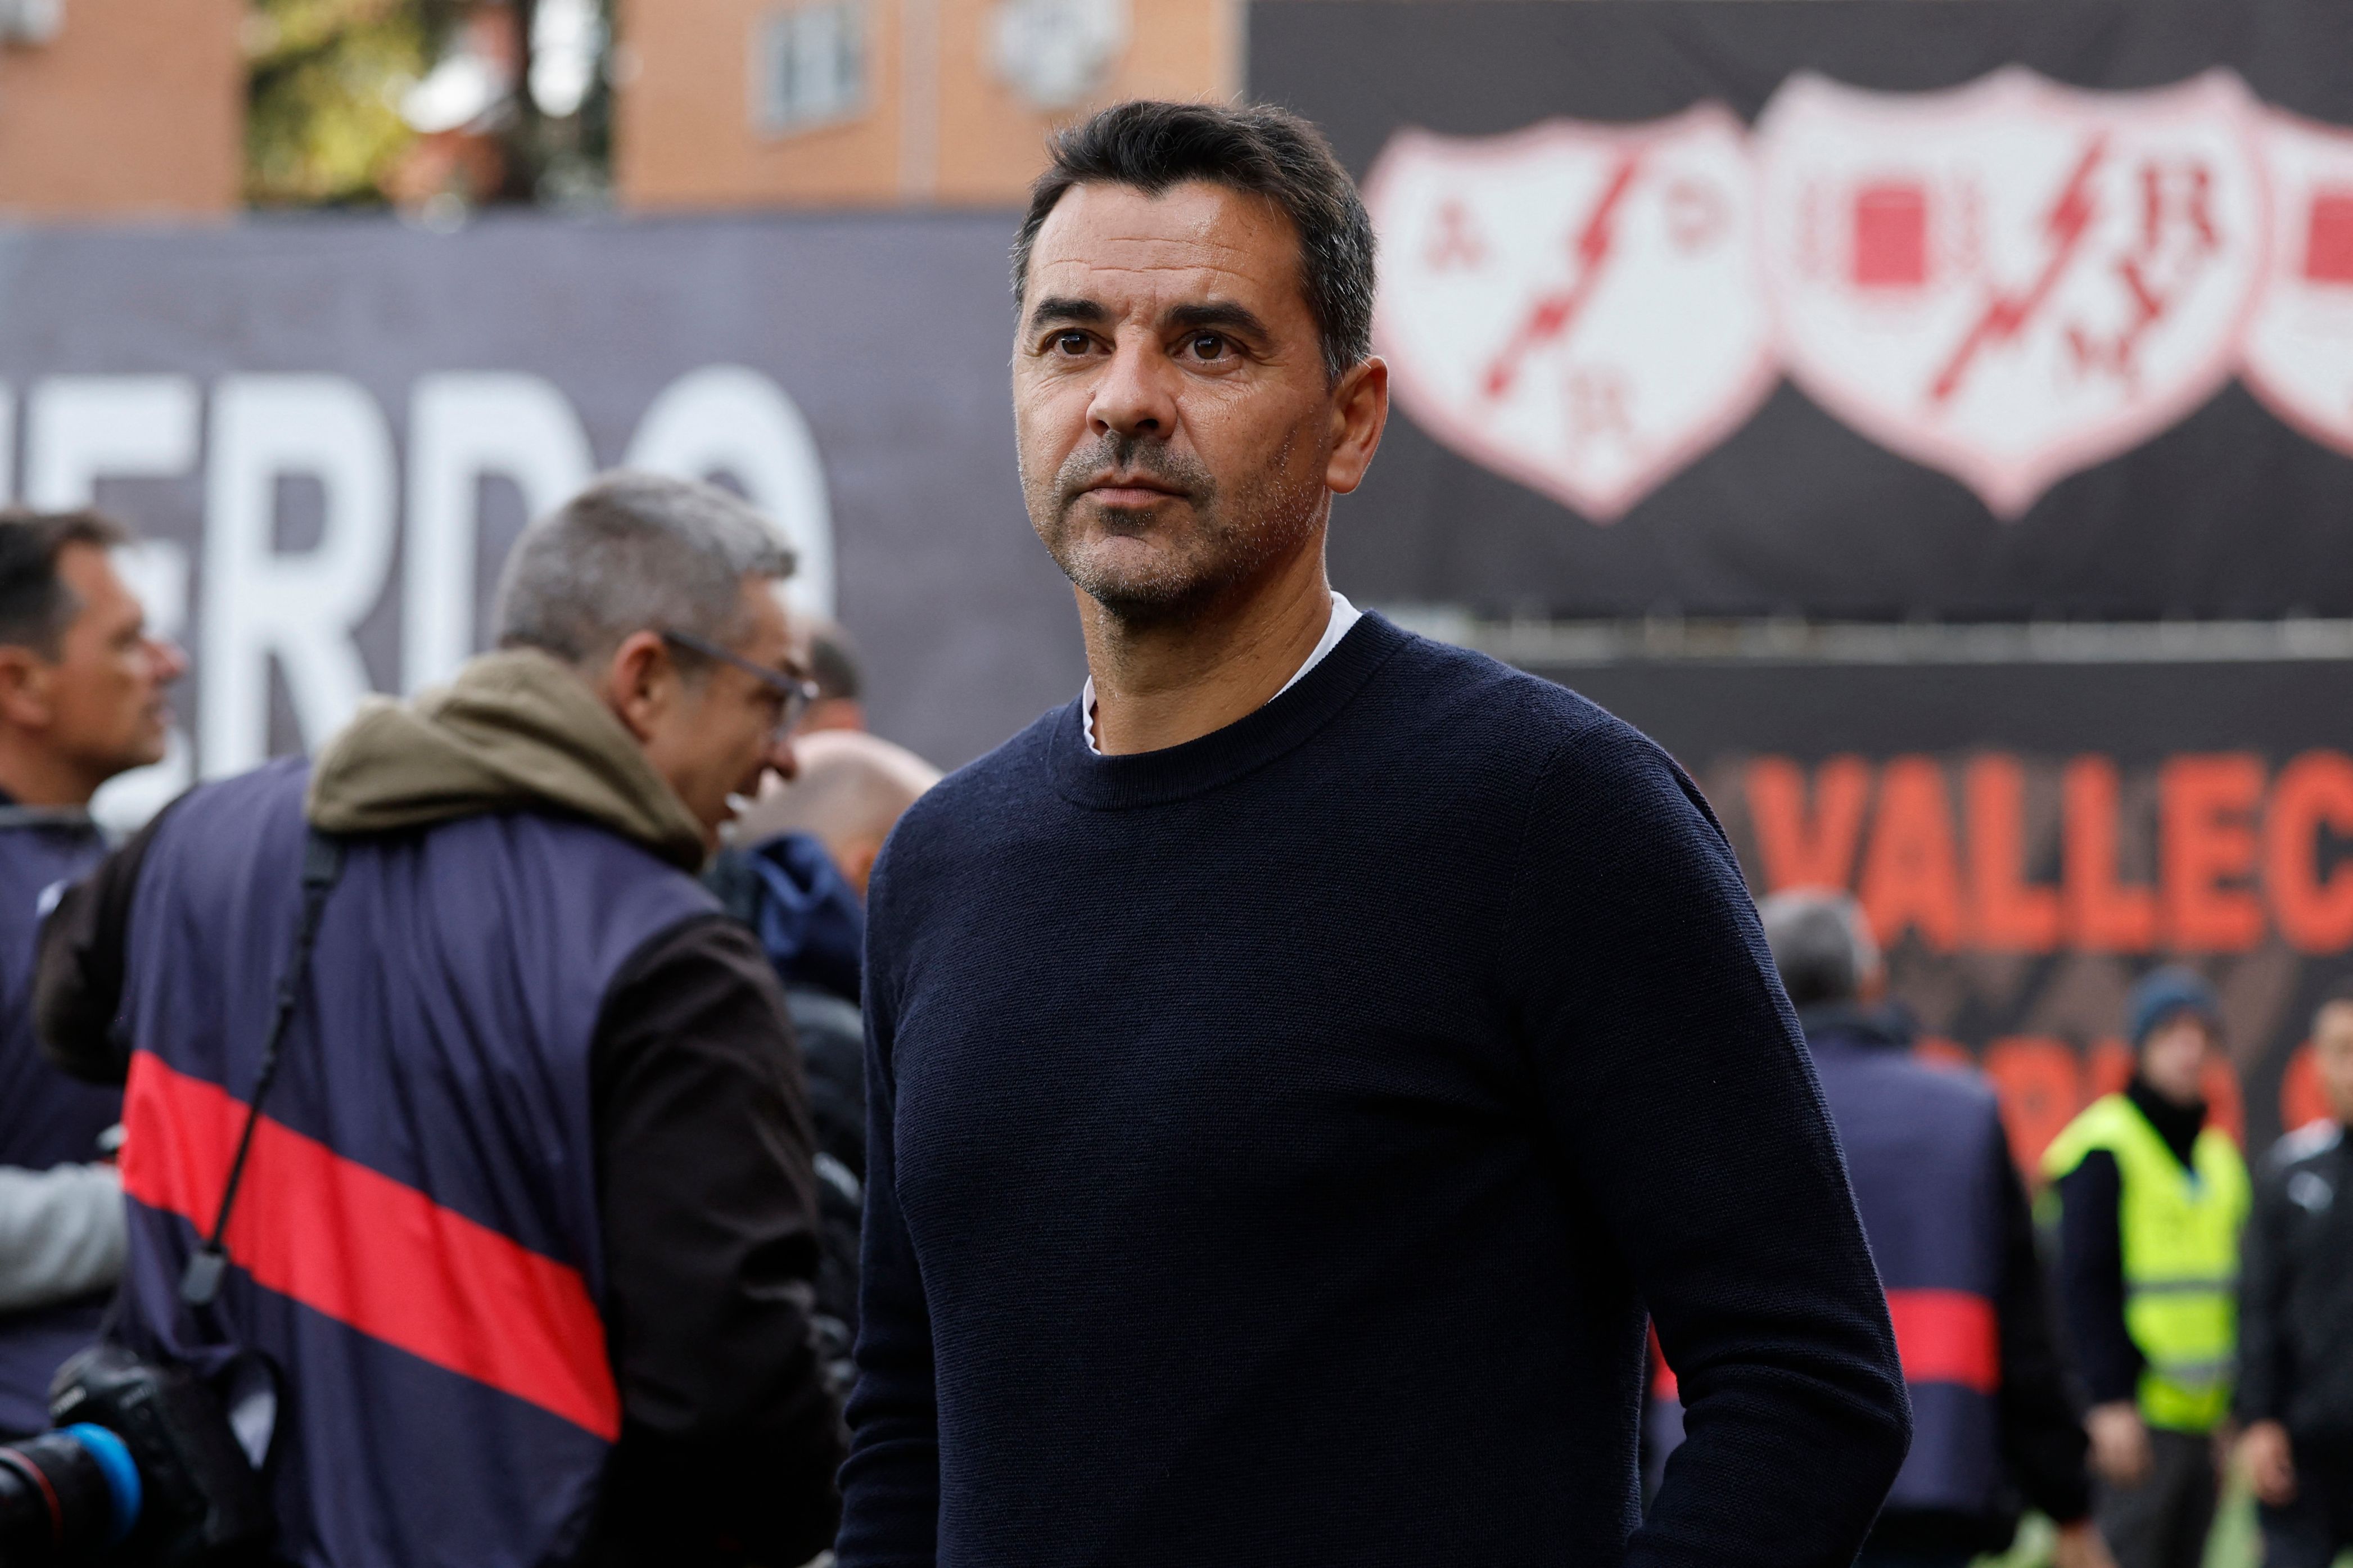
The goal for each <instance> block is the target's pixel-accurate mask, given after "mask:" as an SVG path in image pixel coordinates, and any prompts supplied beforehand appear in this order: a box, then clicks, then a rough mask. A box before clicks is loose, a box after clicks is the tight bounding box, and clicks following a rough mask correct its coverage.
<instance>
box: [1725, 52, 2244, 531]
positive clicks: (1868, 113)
mask: <svg viewBox="0 0 2353 1568" xmlns="http://www.w3.org/2000/svg"><path fill="white" fill-rule="evenodd" d="M2252 126H2253V104H2252V102H2251V101H2250V100H2249V99H2248V96H2247V93H2246V89H2244V87H2243V86H2242V84H2241V83H2240V81H2239V79H2237V78H2236V77H2234V76H2232V75H2230V74H2229V73H2227V72H2221V71H2216V72H2211V73H2210V74H2208V75H2206V76H2202V77H2200V78H2198V79H2194V80H2192V81H2189V82H2185V83H2182V84H2180V85H2179V86H2176V87H2170V88H2164V89H2158V90H2154V91H2147V92H2092V91H2085V90H2082V89H2073V88H2064V87H2061V86H2059V85H2057V84H2055V83H2052V82H2050V81H2047V80H2045V79H2042V78H2041V77H2038V76H2036V75H2034V74H2033V73H2031V72H2030V71H2026V70H2023V69H2021V68H2009V69H2005V70H2001V71H1997V72H1995V73H1994V74H1993V75H1991V76H1989V77H1985V78H1983V79H1979V80H1978V81H1975V82H1972V83H1970V84H1969V85H1968V86H1966V87H1962V88H1958V89H1953V90H1951V91H1948V92H1939V93H1917V94H1894V93H1883V92H1866V91H1863V90H1861V89H1855V88H1850V87H1844V86H1841V85H1839V84H1837V83H1834V82H1831V81H1829V80H1827V79H1823V78H1820V77H1814V76H1799V77H1795V78H1792V79H1790V80H1789V81H1788V83H1787V84H1786V85H1785V86H1784V87H1783V88H1782V89H1781V91H1780V92H1779V93H1778V95H1777V96H1776V97H1775V98H1774V100H1773V101H1772V103H1771V104H1770V105H1768V106H1767V110H1766V111H1765V114H1764V116H1763V117H1762V119H1761V120H1760V121H1758V123H1757V167H1758V173H1759V177H1760V187H1759V194H1758V204H1759V207H1760V212H1761V216H1762V220H1763V221H1762V225H1761V227H1760V231H1759V232H1760V236H1761V238H1760V241H1759V248H1760V254H1761V258H1762V262H1763V265H1764V268H1765V271H1766V275H1767V284H1768V288H1769V289H1770V291H1771V293H1772V296H1773V299H1774V303H1775V308H1776V310H1777V312H1778V318H1779V326H1780V353H1781V357H1782V361H1783V363H1784V365H1785V366H1786V368H1787V369H1788V373H1789V374H1790V376H1791V378H1792V379H1793V380H1795V381H1796V382H1797V383H1798V384H1799V385H1800V386H1802V387H1803V388H1804V389H1805V391H1806V392H1807V393H1808V395H1810V396H1812V397H1813V398H1814V399H1815V400H1816V401H1818V402H1820V403H1821V404H1822V405H1824V406H1825V407H1827V408H1829V409H1830V410H1831V412H1832V413H1833V414H1835V415H1837V416H1839V417H1840V418H1841V419H1842V420H1844V421H1846V422H1847V423H1848V424H1850V425H1852V426H1854V427H1855V428H1857V429H1859V430H1861V431H1862V432H1863V433H1864V434H1866V435H1868V436H1870V437H1872V438H1873V440H1875V441H1878V442H1880V443H1881V444H1882V445H1883V446H1886V447H1890V448H1892V449H1894V450H1895V451H1898V452H1901V453H1904V454H1905V456H1907V457H1910V458H1915V459H1916V460H1917V461H1920V462H1923V463H1926V464H1928V465H1930V466H1931V467H1934V468H1942V469H1944V470H1945V471H1947V473H1950V474H1953V475H1955V476H1956V477H1957V478H1959V479H1961V480H1963V481H1964V482H1965V483H1967V484H1968V485H1969V486H1970V487H1971V488H1972V489H1975V490H1977V492H1978V494H1979V495H1980V496H1982V497H1983V498H1984V499H1985V501H1986V503H1987V504H1988V505H1989V507H1991V508H1992V509H1993V510H1994V511H1995V512H1996V513H1997V514H1999V515H2000V516H2003V517H2016V516H2017V515H2019V514H2020V513H2021V512H2022V511H2024V510H2026V508H2027V507H2028V506H2029V505H2031V503H2032V502H2033V500H2034V499H2035V498H2036V497H2037V496H2039V495H2040V494H2042V491H2043V490H2044V489H2047V488H2048V487H2049V486H2050V485H2051V484H2052V481H2053V480H2055V479H2059V478H2060V477H2062V476H2063V475H2065V474H2068V473H2071V472H2073V471H2074V470H2076V469H2079V468H2086V467H2089V466H2090V465H2092V464H2094V463H2096V462H2099V461H2101V460H2103V459H2104V458H2109V457H2112V456H2114V455H2116V453H2119V452H2122V451H2125V450H2126V449H2127V448H2129V447H2134V446H2137V444H2139V443H2140V442H2142V441H2144V440H2146V439H2147V438H2148V437H2150V436H2153V435H2155V434H2156V433H2157V432H2158V431H2159V430H2162V429H2164V428H2165V427H2166V426H2168V425H2171V424H2173V423H2174V422H2175V421H2177V420H2179V419H2180V418H2181V417H2182V416H2185V415H2187V414H2188V413H2189V412H2190V411H2191V410H2192V409H2194V408H2196V407H2197V406H2198V405H2200V404H2201V403H2203V402H2205V401H2206V400H2207V399H2208V398H2209V397H2211V396H2212V395H2213V394H2214V393H2215V392H2216V391H2217V390H2218V389H2219V388H2220V387H2221V384H2223V383H2224V382H2225V381H2226V380H2228V379H2229V377H2230V376H2231V374H2232V371H2233V369H2234V368H2235V362H2236V355H2237V349H2238V344H2239V342H2240V340H2241V335H2242V330H2243V328H2244V327H2245V325H2246V324H2247V321H2248V318H2249V316H2250V314H2251V312H2252V310H2253V305H2254V302H2255V297H2256V291H2257V288H2258V286H2259V284H2260V283H2261V281H2262V279H2263V263H2264V256H2265V252H2266V249H2267V247H2268V244H2269V238H2270V236H2269V232H2268V217H2267V209H2266V202H2265V191H2264V182H2263V170H2262V165H2261V163H2260V161H2259V156H2258V153H2257V151H2256V149H2255V147H2254V145H2253V131H2252Z"/></svg>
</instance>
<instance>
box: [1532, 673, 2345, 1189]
mask: <svg viewBox="0 0 2353 1568" xmlns="http://www.w3.org/2000/svg"><path fill="white" fill-rule="evenodd" d="M1495 651H1498V652H1511V651H1514V650H1512V649H1510V648H1508V647H1497V648H1496V650H1495ZM1518 651H1519V652H1520V653H1521V656H1522V661H1523V662H1525V663H1526V664H1528V665H1529V666H1530V667H1532V668H1535V669H1537V670H1539V671H1540V672H1541V673H1544V674H1546V675H1548V676H1551V677H1553V678H1554V679H1559V680H1561V681H1562V682H1564V683H1565V684H1567V685H1568V686H1571V687H1573V688H1575V689H1577V690H1580V691H1582V692H1584V693H1585V694H1586V695H1588V696H1589V697H1591V698H1593V699H1594V700H1597V701H1599V702H1601V703H1602V704H1603V705H1604V706H1606V707H1608V708H1609V709H1611V710H1613V711H1615V712H1617V713H1619V714H1620V715H1622V716H1623V717H1625V718H1626V719H1628V720H1630V721H1632V722H1634V723H1636V724H1638V725H1640V726H1641V727H1642V728H1643V729H1644V730H1646V731H1649V732H1650V733H1651V735H1653V736H1654V737H1656V738H1657V739H1658V740H1659V741H1660V742H1661V743H1662V744H1663V745H1665V746H1666V747H1667V748H1668V749H1669V750H1670V751H1672V752H1674V753H1675V755H1676V757H1677V759H1678V760H1679V761H1681V762H1682V763H1683V764H1684V766H1685V767H1686V768H1687V769H1688V770H1689V771H1690V773H1692V775H1693V776H1694V778H1695V779H1696V780H1697V781H1698V783H1699V784H1700V785H1701V787H1702V789H1703V790H1704V792H1705V794H1706V795H1707V798H1708V800H1709V802H1710V804H1711V805H1712V806H1713V807H1714V808H1715V812H1716V814H1717V816H1718V818H1719V819H1720V820H1721V821H1722V823H1723V824H1724V827H1725V832H1726V833H1727V834H1728V835H1729V837H1731V839H1732V841H1733V844H1734V846H1735V847H1736V849H1737V850H1738V852H1739V855H1740V858H1741V862H1742V865H1743V867H1744V868H1745V869H1746V872H1747V874H1748V878H1749V881H1750V885H1751V887H1752V888H1753V889H1754V890H1755V891H1756V892H1757V895H1758V896H1759V897H1762V896H1764V895H1765V894H1767V893H1768V892H1772V891H1776V890H1778V889H1784V888H1793V887H1831V888H1839V889H1846V890H1848V891H1851V892H1852V893H1853V894H1854V895H1855V896H1856V897H1857V898H1858V899H1859V900H1860V901H1861V902H1862V907H1863V909H1864V910H1865V912H1866V913H1867V915H1868V916H1869V918H1870V920H1871V922H1872V925H1873V930H1874V931H1875V932H1876V934H1877V935H1878V937H1879V938H1880V940H1881V942H1883V945H1884V946H1885V948H1886V950H1887V953H1888V961H1889V978H1890V990H1891V993H1892V994H1893V995H1894V998H1895V999H1896V1000H1898V1001H1900V1002H1901V1003H1903V1004H1904V1005H1905V1006H1906V1007H1907V1008H1908V1009H1909V1010H1910V1012H1911V1013H1912V1014H1913V1016H1914V1017H1915V1020H1916V1022H1917V1024H1918V1026H1919V1028H1920V1033H1921V1041H1922V1043H1921V1048H1922V1049H1923V1050H1924V1051H1925V1052H1926V1053H1928V1054H1931V1055H1935V1056H1939V1057H1947V1058H1957V1059H1966V1058H1975V1059H1977V1060H1978V1062H1979V1063H1980V1065H1981V1066H1983V1068H1985V1069H1986V1070H1987V1072H1988V1073H1989V1076H1990V1077H1991V1078H1992V1079H1993V1080H1994V1082H1995V1085H1996V1087H1997V1088H1998V1089H2000V1093H2001V1097H2002V1102H2003V1109H2004V1113H2005V1120H2006V1121H2007V1123H2008V1125H2009V1128H2010V1135H2011V1139H2012V1143H2013V1147H2014V1149H2015V1151H2016V1152H2017V1153H2018V1154H2019V1156H2020V1158H2021V1163H2026V1164H2027V1165H2028V1166H2029V1168H2030V1169H2031V1163H2032V1161H2033V1159H2034V1158H2035V1157H2036V1156H2038V1155H2039V1154H2040V1153H2041V1152H2042V1148H2043V1146H2044V1145H2045V1144H2047V1143H2048V1142H2050V1140H2051V1138H2052V1135H2053V1134H2055V1133H2056V1132H2057V1131H2058V1130H2059V1129H2060V1128H2061V1127H2063V1125H2065V1123H2066V1121H2067V1120H2068V1119H2069V1118H2070V1117H2071V1116H2073V1113H2074V1112H2075V1111H2076V1110H2078V1109H2080V1108H2081V1107H2082V1106H2083V1105H2084V1104H2085V1103H2086V1102H2087V1101H2088V1100H2090V1099H2091V1098H2092V1097H2093V1096H2094V1095H2095V1094H2097V1093H2099V1092H2101V1091H2103V1090H2105V1089H2110V1088H2114V1087H2116V1086H2117V1085H2119V1084H2120V1083H2121V1082H2122V1081H2123V1078H2124V1075H2125V1074H2126V1071H2127V1070H2128V1063H2127V1053H2126V1047H2125V1045H2124V1043H2123V1041H2122V1039H2121V1037H2122V1035H2123V1033H2124V1020H2125V999H2126V993H2127V991H2128V990H2129V989H2130V986H2131V984H2132V982H2133V980H2134V979H2135V978H2136V977H2137V975H2138V974H2139V973H2142V972H2143V971H2145V970H2146V969H2147V967H2148V966H2150V965H2151V964H2153V963H2158V962H2160V961H2164V960H2171V961H2175V962H2180V963H2189V964H2190V965H2192V966H2193V967H2195V968H2197V969H2199V970H2200V971H2201V972H2202V973H2206V974H2207V975H2208V976H2209V977H2210V978H2211V980H2213V982H2214V983H2215V984H2216V987H2217V989H2218V991H2219V992H2220V994H2221V1000H2222V1010H2223V1015H2224V1024H2225V1029H2224V1033H2225V1036H2226V1043H2227V1046H2228V1052H2229V1057H2230V1067H2229V1069H2228V1070H2224V1069H2222V1068H2219V1067H2218V1068H2217V1069H2216V1071H2215V1072H2214V1073H2213V1074H2212V1075H2211V1079H2210V1086H2209V1087H2210V1094H2211V1099H2212V1100H2213V1102H2214V1104H2215V1107H2216V1110H2217V1115H2218V1117H2219V1118H2220V1119H2221V1121H2222V1122H2223V1123H2224V1124H2225V1125H2227V1126H2229V1127H2230V1128H2232V1131H2237V1132H2240V1133H2242V1135H2243V1136H2244V1137H2246V1138H2247V1140H2248V1141H2249V1142H2250V1144H2251V1145H2252V1146H2253V1147H2255V1148H2258V1149H2260V1148H2263V1147H2264V1146H2266V1145H2267V1144H2268V1143H2269V1142H2270V1141H2271V1139H2273V1138H2274V1137H2275V1136H2276V1135H2277V1134H2278V1132H2279V1131H2281V1130H2282V1128H2283V1127H2293V1126H2297V1125H2301V1124H2302V1123H2303V1122H2304V1121H2308V1120H2310V1119H2311V1118H2313V1117H2315V1116H2317V1115H2319V1114H2322V1104H2321V1100H2320V1098H2319V1088H2318V1084H2317V1080H2316V1078H2315V1077H2314V1075H2313V1069H2312V1068H2311V1065H2310V1054H2309V1051H2308V1049H2307V1048H2306V1045H2305V1042H2306V1038H2307V1034H2308V1026H2309V1025H2310V1022H2311V1017H2312V1013H2313V1010H2314V1007H2315V1006H2316V1005H2317V1003H2318V1002H2319V1001H2320V999H2321V998H2322V997H2323V996H2324V995H2326V994H2327V992H2328V990H2329V989H2330V987H2331V986H2332V985H2334V984H2337V983H2338V982H2339V981H2341V980H2343V979H2345V978H2347V977H2348V975H2353V962H2348V950H2353V735H2348V731H2347V729H2346V727H2345V725H2344V723H2343V721H2342V718H2341V716H2342V715H2343V714H2345V713H2347V712H2353V663H2348V662H2346V661H2344V660H2342V659H2335V658H2331V659H2311V660H2292V659H2284V660H2279V661H2261V660H2235V659H2233V660H2216V661H2212V662H2191V661H2145V660H2137V659H2130V660H2127V659H2117V660H2105V661H2104V660H2099V659H2096V658H2095V659H2086V660H2083V661H2077V662H2047V661H2046V662H2018V663H2000V662H1994V661H1986V662H1976V661H1968V662H1964V661H1959V660H1954V661H1944V662H1939V661H1935V660H1920V661H1915V662H1907V663H1902V664H1894V663H1890V664H1869V663H1859V662H1858V663H1840V662H1811V663H1799V662H1788V663H1776V662H1773V661H1770V660H1745V661H1737V662H1733V661H1717V660H1711V659H1707V658H1692V659H1670V660H1655V659H1632V660H1627V661H1623V662H1610V663H1599V664H1586V665H1575V664H1567V663H1563V662H1557V661H1554V662H1548V661H1547V659H1546V657H1545V656H1544V655H1543V654H1542V653H1541V652H1535V653H1531V652H1530V651H1529V650H1526V649H1521V650H1518Z"/></svg>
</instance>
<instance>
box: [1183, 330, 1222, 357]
mask: <svg viewBox="0 0 2353 1568" xmlns="http://www.w3.org/2000/svg"><path fill="white" fill-rule="evenodd" d="M1186 346H1187V347H1188V348H1190V349H1191V350H1192V351H1193V357H1194V358H1196V359H1223V358H1225V357H1226V350H1227V348H1228V347H1229V344H1228V343H1227V342H1226V340H1225V339H1223V338H1221V337H1219V335H1218V334H1217V333H1215V332H1196V333H1195V334H1194V335H1193V337H1192V339H1191V341H1190V342H1188V343H1187V345H1186Z"/></svg>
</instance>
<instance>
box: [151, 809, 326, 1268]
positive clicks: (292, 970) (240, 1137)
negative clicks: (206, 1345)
mask: <svg viewBox="0 0 2353 1568" xmlns="http://www.w3.org/2000/svg"><path fill="white" fill-rule="evenodd" d="M342 875H343V840H342V839H340V838H333V837H329V836H328V835H326V834H324V833H322V832H320V831H319V830H318V829H317V828H315V827H313V828H311V829H310V834H309V837H308V838H306V839H305V840H304V843H303V846H302V916H301V923H300V924H299V925H297V926H296V927H295V928H294V951H293V952H292V953H291V954H290V955H289V957H288V959H287V961H286V972H285V973H283V974H282V975H280V977H279V981H278V1009H277V1012H276V1013H275V1014H274V1015H273V1016H271V1018H270V1020H269V1035H268V1036H267V1037H264V1038H263V1040H262V1042H261V1072H260V1076H259V1077H258V1078H256V1079H254V1084H253V1099H252V1100H249V1101H248V1102H247V1105H246V1110H245V1131H242V1132H240V1133H239V1134H237V1154H236V1157H235V1158H233V1159H232V1160H230V1162H229V1167H228V1184H227V1186H225V1187H223V1188H222V1189H221V1201H220V1212H219V1213H218V1214H217V1215H215V1216H214V1218H213V1229H212V1235H211V1236H210V1237H206V1239H205V1240H203V1241H201V1242H199V1243H198V1244H197V1246H196V1250H195V1252H193V1253H191V1254H190V1255H189V1257H188V1267H187V1269H186V1271H185V1272H184V1273H183V1274H182V1275H181V1276H180V1300H183V1301H185V1302H186V1303H187V1304H188V1305H189V1306H191V1307H197V1308H203V1307H209V1306H211V1305H212V1304H213V1300H214V1299H215V1298H216V1297H217V1296H218V1295H219V1294H220V1284H221V1275H222V1274H223V1272H224V1271H226V1270H227V1268H228V1253H227V1249H226V1248H225V1247H223V1245H222V1238H223V1237H226V1236H227V1234H228V1216H229V1215H230V1213H231V1212H232V1211H233V1210H234V1209H235V1208H236V1206H237V1187H238V1185H239V1184H241V1183H242V1182H243V1181H244V1180H245V1162H246V1157H247V1156H248V1155H249V1154H250V1153H252V1152H253V1131H254V1129H255V1127H257V1126H258V1125H259V1123H260V1121H261V1102H262V1101H263V1100H265V1099H267V1098H269V1086H270V1085H271V1084H272V1083H274V1082H276V1081H277V1079H278V1064H279V1062H280V1060H281V1059H282V1058H283V1057H284V1052H283V1050H282V1049H281V1047H283V1046H284V1045H285V1042H286V1026H287V1025H288V1024H289V1023H290V1022H291V1021H292V1019H293V1017H294V1007H295V1005H296V1004H297V1003H298V1002H300V1001H301V996H302V983H303V982H304V981H305V980H306V979H308V978H309V977H310V973H311V948H312V947H313V946H315V945H316V944H317V942H318V940H319V916H320V913H321V912H322V910H324V909H325V908H326V905H327V893H328V890H329V889H332V888H333V887H334V885H335V879H336V878H338V877H340V876H342Z"/></svg>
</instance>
